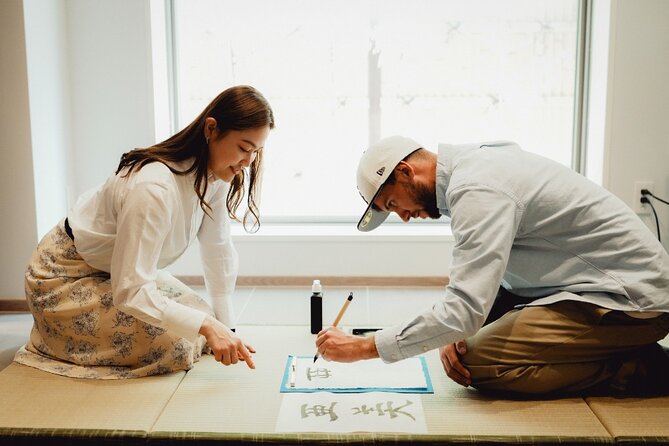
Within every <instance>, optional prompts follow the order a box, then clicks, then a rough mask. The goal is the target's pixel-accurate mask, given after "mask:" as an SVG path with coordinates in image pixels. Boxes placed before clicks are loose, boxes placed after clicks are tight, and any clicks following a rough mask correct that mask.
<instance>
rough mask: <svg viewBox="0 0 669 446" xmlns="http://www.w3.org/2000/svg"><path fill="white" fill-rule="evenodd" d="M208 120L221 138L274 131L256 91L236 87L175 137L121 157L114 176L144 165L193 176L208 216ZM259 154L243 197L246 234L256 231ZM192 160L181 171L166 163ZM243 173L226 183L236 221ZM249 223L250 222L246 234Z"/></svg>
mask: <svg viewBox="0 0 669 446" xmlns="http://www.w3.org/2000/svg"><path fill="white" fill-rule="evenodd" d="M208 117H212V118H214V119H215V120H216V126H217V128H218V131H219V132H220V135H221V137H223V136H224V135H225V134H226V133H227V132H228V131H230V130H237V131H239V130H248V129H254V128H258V127H265V126H269V128H270V129H272V128H274V113H273V112H272V108H271V107H270V105H269V103H268V102H267V100H266V99H265V98H264V97H263V95H262V94H260V92H259V91H258V90H256V89H255V88H253V87H250V86H248V85H238V86H236V87H231V88H228V89H227V90H225V91H223V92H222V93H221V94H219V95H218V96H217V97H216V98H215V99H214V100H213V101H211V103H210V104H209V105H207V107H206V108H205V109H204V111H202V113H200V115H199V116H198V117H197V118H195V120H194V121H193V122H191V123H190V124H189V125H188V126H187V127H186V128H184V129H183V130H181V131H180V132H179V133H177V134H176V135H174V136H172V137H170V138H168V139H166V140H165V141H163V142H161V143H158V144H156V145H154V146H151V147H147V148H143V149H135V150H132V151H130V152H127V153H124V154H123V155H122V156H121V161H120V162H119V164H118V168H117V169H116V173H117V174H118V173H119V172H120V171H121V170H123V169H124V168H126V167H127V168H128V170H127V171H126V172H125V173H124V174H123V176H124V177H126V176H128V175H130V174H131V173H132V172H134V171H137V170H139V169H141V168H142V167H144V166H145V165H147V164H149V163H153V162H161V163H163V164H165V165H166V166H167V167H168V168H169V169H170V170H171V171H172V172H173V173H175V174H177V175H187V174H190V173H192V172H195V184H194V185H193V186H194V188H195V193H196V194H197V196H198V198H199V199H200V207H201V208H202V210H204V211H205V213H207V214H208V215H210V214H209V212H208V210H211V206H209V203H207V202H206V201H205V199H204V196H205V194H206V193H207V186H208V181H207V176H208V169H207V166H208V161H209V147H208V144H207V141H206V139H205V136H204V124H205V119H207V118H208ZM262 158H263V157H262V150H261V151H259V152H258V153H257V156H256V158H255V159H254V160H253V162H252V163H251V166H250V168H249V172H248V176H249V187H248V191H249V192H248V197H247V210H246V212H245V214H244V219H243V224H244V229H245V230H246V231H247V232H255V231H257V230H258V228H259V227H260V213H259V210H258V204H257V202H256V197H257V196H258V194H259V193H260V180H261V174H262ZM188 159H193V164H192V165H191V166H190V167H189V168H188V169H186V170H184V171H179V170H176V169H174V168H173V167H172V166H171V165H170V163H176V162H181V161H185V160H188ZM246 175H247V173H246V171H245V170H244V169H242V171H241V172H240V173H239V174H237V175H235V177H234V178H233V179H232V182H231V183H230V190H229V191H228V196H227V199H226V206H227V208H228V215H230V217H231V218H233V219H234V220H236V221H239V218H237V208H238V207H239V205H240V204H241V202H242V200H243V198H244V186H245V184H244V183H245V180H246ZM249 221H251V222H252V225H251V229H250V230H249V227H248V224H249Z"/></svg>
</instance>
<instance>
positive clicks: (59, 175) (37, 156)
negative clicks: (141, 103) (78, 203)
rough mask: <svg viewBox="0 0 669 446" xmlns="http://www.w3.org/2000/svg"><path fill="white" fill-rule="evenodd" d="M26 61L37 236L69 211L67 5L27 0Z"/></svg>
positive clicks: (61, 2) (59, 0) (69, 115)
mask: <svg viewBox="0 0 669 446" xmlns="http://www.w3.org/2000/svg"><path fill="white" fill-rule="evenodd" d="M23 11H24V19H25V30H26V45H25V49H26V58H27V62H28V91H29V93H30V94H29V98H30V125H31V127H32V130H33V131H32V149H33V172H34V181H35V203H36V212H37V215H36V216H37V236H38V238H41V237H42V236H43V235H44V234H46V233H47V232H48V231H49V230H50V229H51V228H52V227H53V226H54V225H55V224H56V223H57V222H58V221H59V220H60V219H61V218H63V216H64V215H65V213H66V212H67V207H68V206H67V194H66V193H64V191H67V190H68V184H67V179H68V178H70V177H71V169H70V168H69V164H70V162H71V159H72V157H71V156H70V147H71V140H70V132H71V127H70V117H71V110H70V102H69V98H70V88H69V60H68V54H67V53H68V52H67V48H68V47H67V45H66V32H65V30H66V27H67V23H66V19H65V2H64V1H63V0H52V1H48V2H45V1H42V0H24V1H23Z"/></svg>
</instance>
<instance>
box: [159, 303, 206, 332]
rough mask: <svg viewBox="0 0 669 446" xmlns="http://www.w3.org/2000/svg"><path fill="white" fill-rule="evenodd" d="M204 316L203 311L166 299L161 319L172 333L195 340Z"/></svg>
mask: <svg viewBox="0 0 669 446" xmlns="http://www.w3.org/2000/svg"><path fill="white" fill-rule="evenodd" d="M206 317H207V314H206V313H205V312H203V311H200V310H196V309H194V308H191V307H188V306H186V305H183V304H180V303H178V302H174V301H172V300H168V302H167V308H165V313H164V319H163V321H164V323H165V326H166V328H167V330H169V331H170V332H171V333H172V334H174V335H176V336H179V337H182V338H184V339H186V340H187V341H189V342H195V340H196V339H197V336H198V334H199V332H200V327H202V323H203V322H204V319H205V318H206Z"/></svg>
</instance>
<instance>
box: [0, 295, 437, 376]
mask: <svg viewBox="0 0 669 446" xmlns="http://www.w3.org/2000/svg"><path fill="white" fill-rule="evenodd" d="M195 290H196V291H198V293H200V294H201V295H202V296H203V297H205V298H207V296H206V290H205V289H204V288H203V287H202V288H197V287H196V288H195ZM443 290H444V289H443V287H420V288H402V287H353V288H350V289H349V288H340V287H323V324H324V325H325V326H327V325H329V324H331V323H332V322H333V321H334V319H335V317H336V316H337V313H338V312H339V309H340V308H341V306H342V304H343V303H344V301H345V300H346V298H347V297H348V295H349V292H353V301H352V302H351V305H350V306H349V308H348V310H347V311H346V314H345V315H344V317H343V318H342V321H341V324H340V325H341V328H343V329H351V328H380V327H385V326H391V325H394V324H397V323H400V322H402V321H403V320H406V318H407V317H409V316H410V315H412V314H417V313H418V312H420V311H421V310H423V309H426V308H429V307H431V306H432V304H433V303H434V302H436V301H437V300H439V299H440V298H441V297H442V296H443ZM310 296H311V288H310V287H305V288H297V287H238V288H237V290H236V291H235V294H234V295H233V307H234V309H235V314H236V315H237V321H238V324H239V325H287V326H292V325H309V320H310V319H309V317H310V316H309V315H310V311H309V297H310ZM31 327H32V317H31V315H30V314H22V313H0V370H2V369H4V368H5V367H6V366H7V365H9V364H10V363H11V362H12V358H13V357H14V353H15V352H16V350H17V349H18V348H19V347H20V346H21V345H23V344H25V342H26V340H27V339H28V336H29V334H30V328H31Z"/></svg>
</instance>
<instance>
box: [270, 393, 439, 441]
mask: <svg viewBox="0 0 669 446" xmlns="http://www.w3.org/2000/svg"><path fill="white" fill-rule="evenodd" d="M276 431H277V432H405V433H415V434H424V433H427V425H426V423H425V414H424V412H423V404H422V401H421V397H420V395H415V394H406V393H388V392H369V393H330V392H318V393H287V394H283V398H282V400H281V408H280V409H279V415H278V417H277V421H276Z"/></svg>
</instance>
